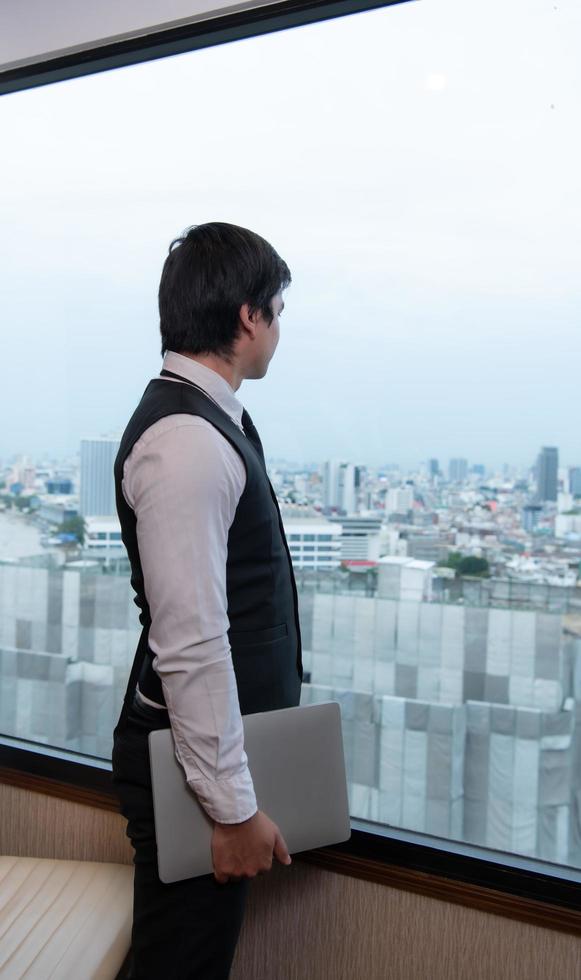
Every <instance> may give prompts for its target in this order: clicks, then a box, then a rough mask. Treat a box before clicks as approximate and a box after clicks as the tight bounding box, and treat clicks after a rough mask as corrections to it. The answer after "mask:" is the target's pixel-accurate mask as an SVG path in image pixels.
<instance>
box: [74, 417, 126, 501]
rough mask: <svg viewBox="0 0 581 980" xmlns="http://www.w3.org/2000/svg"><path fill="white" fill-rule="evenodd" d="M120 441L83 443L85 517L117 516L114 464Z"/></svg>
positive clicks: (103, 440) (98, 440)
mask: <svg viewBox="0 0 581 980" xmlns="http://www.w3.org/2000/svg"><path fill="white" fill-rule="evenodd" d="M118 449H119V439H113V438H111V437H106V436H103V437H101V438H98V439H81V493H80V511H81V514H82V516H83V517H96V516H98V517H111V516H112V515H114V514H116V513H117V511H116V507H115V481H114V478H113V464H114V462H115V457H116V455H117V451H118Z"/></svg>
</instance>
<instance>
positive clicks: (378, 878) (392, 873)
mask: <svg viewBox="0 0 581 980" xmlns="http://www.w3.org/2000/svg"><path fill="white" fill-rule="evenodd" d="M0 783H4V784H7V785H11V786H18V787H20V788H22V789H28V790H31V791H32V792H35V793H45V794H47V795H50V796H56V797H59V798H61V799H66V800H69V801H71V802H74V803H81V804H84V805H85V806H90V807H96V808H98V809H104V810H109V811H113V812H118V811H119V806H118V803H117V799H116V797H115V794H114V792H113V788H112V785H111V764H110V763H109V762H106V761H104V760H103V759H95V758H92V757H90V756H81V755H75V754H74V753H71V752H66V751H62V750H59V749H53V748H51V747H49V746H42V745H38V744H36V743H32V742H23V741H20V740H16V739H10V738H5V737H2V738H0ZM295 860H299V861H304V862H306V863H309V864H313V865H316V866H317V867H320V868H322V869H324V870H326V871H331V872H334V873H336V874H343V875H349V876H351V877H355V878H360V879H362V880H364V881H370V882H374V883H376V884H381V885H387V886H389V887H390V888H401V889H404V890H406V891H412V892H415V893H417V894H420V895H424V896H426V897H428V898H434V899H437V900H439V901H445V902H452V903H456V904H460V905H464V906H466V907H469V908H474V909H477V910H478V911H481V912H488V913H491V914H494V915H502V916H505V917H508V918H511V919H518V920H520V921H522V922H528V923H531V924H533V925H536V926H540V927H542V928H545V929H557V930H559V931H563V932H568V933H573V934H574V935H580V936H581V909H580V908H579V889H580V886H581V871H578V870H576V869H574V868H568V867H562V866H560V865H553V864H547V863H543V862H539V861H533V860H530V859H526V858H519V857H517V856H513V855H505V854H501V853H500V852H494V851H489V850H486V849H484V848H480V847H474V846H471V845H468V844H462V843H459V842H455V841H445V840H442V839H440V838H433V837H428V836H427V835H425V834H419V833H414V832H407V831H402V830H400V829H396V828H389V827H384V826H381V825H374V824H370V823H366V822H364V821H361V820H356V819H354V820H353V821H352V835H351V838H350V840H348V841H346V842H345V843H343V844H337V845H333V846H331V847H322V848H318V849H316V850H313V851H305V852H303V853H300V854H296V855H295Z"/></svg>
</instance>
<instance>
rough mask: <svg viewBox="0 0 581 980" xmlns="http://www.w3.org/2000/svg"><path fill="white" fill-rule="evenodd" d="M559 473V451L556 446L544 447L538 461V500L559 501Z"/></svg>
mask: <svg viewBox="0 0 581 980" xmlns="http://www.w3.org/2000/svg"><path fill="white" fill-rule="evenodd" d="M558 471H559V450H558V449H557V447H556V446H543V447H542V449H541V451H540V453H539V456H538V459H537V498H538V499H539V500H541V501H547V500H548V501H551V500H554V501H556V500H557V474H558Z"/></svg>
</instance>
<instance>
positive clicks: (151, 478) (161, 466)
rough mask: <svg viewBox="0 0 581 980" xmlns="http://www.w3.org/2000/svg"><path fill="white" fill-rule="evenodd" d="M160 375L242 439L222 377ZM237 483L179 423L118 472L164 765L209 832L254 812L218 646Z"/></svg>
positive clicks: (224, 658)
mask: <svg viewBox="0 0 581 980" xmlns="http://www.w3.org/2000/svg"><path fill="white" fill-rule="evenodd" d="M163 366H164V368H166V369H167V370H168V371H172V372H174V373H175V374H179V375H181V376H182V377H184V378H188V379H189V380H190V381H193V382H194V383H195V384H196V385H198V386H199V387H201V388H203V389H204V391H205V392H206V393H207V394H208V395H209V396H210V397H211V398H212V399H213V400H214V401H215V402H217V404H218V405H219V406H220V408H221V409H223V411H224V412H226V414H227V415H228V416H229V417H230V418H231V419H232V420H233V422H234V423H235V424H236V425H237V426H238V427H239V428H240V429H241V431H244V430H243V428H242V423H241V419H242V412H243V406H242V405H241V404H240V402H239V401H238V399H237V398H236V397H235V394H234V391H233V389H232V388H231V387H230V385H229V384H228V382H227V381H226V380H225V379H224V378H222V377H221V376H220V375H219V374H217V373H216V372H215V371H212V370H211V369H210V368H207V367H205V366H204V365H203V364H200V363H198V362H197V361H194V360H192V359H191V358H189V357H185V356H183V355H182V354H176V353H174V352H172V351H170V352H168V353H167V354H166V356H165V358H164V362H163ZM162 380H163V381H164V382H165V383H167V384H177V383H180V382H176V381H174V380H173V379H171V378H164V379H162ZM245 484H246V471H245V468H244V463H243V462H242V459H241V458H240V456H239V455H238V453H237V452H236V450H235V449H234V448H233V447H232V446H231V445H230V443H229V442H228V440H227V439H225V438H224V436H223V435H222V434H221V433H220V432H218V430H217V429H216V428H215V427H214V426H213V425H211V423H210V422H207V421H206V419H203V418H201V417H200V416H197V415H189V414H185V415H168V416H166V417H165V418H163V419H160V420H159V421H158V422H155V423H154V425H152V426H150V428H148V429H147V430H146V431H145V432H144V433H143V435H142V436H141V438H140V439H138V440H137V442H136V443H135V445H134V446H133V449H132V450H131V453H130V454H129V456H128V457H127V459H126V461H125V465H124V469H123V482H122V489H123V495H124V497H125V499H126V501H127V503H128V504H129V506H130V507H131V508H132V510H133V511H134V512H135V515H136V517H137V541H138V546H139V557H140V559H141V566H142V569H143V577H144V586H145V595H146V598H147V602H148V604H149V608H150V612H151V627H150V630H149V645H150V648H151V650H152V651H153V653H154V654H155V656H154V658H153V667H154V670H155V671H156V673H157V674H158V675H159V677H160V679H161V684H162V688H163V693H164V697H165V702H166V705H167V709H168V712H169V719H170V723H171V728H172V732H173V736H174V740H175V744H176V756H177V758H178V760H179V762H180V763H181V765H182V766H183V768H184V770H185V774H186V779H187V781H188V785H189V786H190V787H191V789H192V790H193V791H194V793H195V794H196V796H197V797H198V799H199V800H200V803H201V804H202V806H203V807H204V809H205V810H206V812H207V813H208V814H209V816H210V817H211V818H212V819H214V820H217V821H219V822H220V823H239V822H241V821H243V820H247V819H248V818H249V817H251V816H252V815H253V814H254V813H256V810H257V804H256V797H255V794H254V787H253V784H252V777H251V775H250V771H249V769H248V759H247V756H246V753H245V751H244V732H243V728H242V719H241V715H240V705H239V702H238V692H237V688H236V679H235V675H234V667H233V665H232V655H231V652H230V644H229V642H228V635H227V630H228V628H229V621H228V614H227V606H228V601H227V595H226V561H227V555H228V531H229V528H230V526H231V524H232V521H233V520H234V515H235V513H236V507H237V506H238V501H239V500H240V497H241V495H242V492H243V490H244V487H245ZM139 696H140V697H141V698H142V699H143V700H145V701H147V703H149V704H153V703H154V702H151V701H150V700H149V699H147V698H144V697H143V695H139Z"/></svg>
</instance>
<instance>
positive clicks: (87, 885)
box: [0, 857, 133, 980]
mask: <svg viewBox="0 0 581 980" xmlns="http://www.w3.org/2000/svg"><path fill="white" fill-rule="evenodd" d="M132 906H133V867H132V866H130V865H123V864H99V863H97V862H94V861H53V860H50V859H48V858H28V857H0V977H1V978H2V980H20V978H24V977H25V978H26V980H113V978H114V977H116V975H117V973H118V972H119V970H120V968H121V965H122V963H123V960H124V959H125V957H126V955H127V953H128V952H129V946H130V943H131V919H132Z"/></svg>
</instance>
